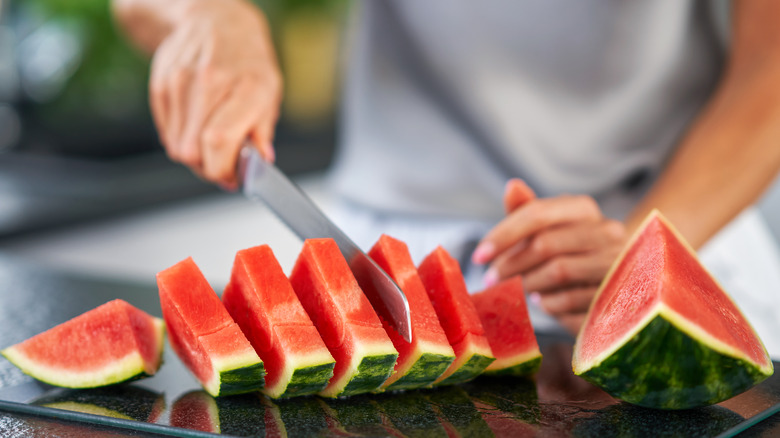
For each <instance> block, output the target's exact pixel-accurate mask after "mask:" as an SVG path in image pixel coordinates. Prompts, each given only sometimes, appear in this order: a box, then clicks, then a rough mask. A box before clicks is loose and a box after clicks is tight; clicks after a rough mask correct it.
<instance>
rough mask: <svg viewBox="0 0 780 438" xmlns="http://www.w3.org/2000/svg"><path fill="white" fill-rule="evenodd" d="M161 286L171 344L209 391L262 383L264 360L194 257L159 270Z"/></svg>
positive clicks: (255, 386)
mask: <svg viewBox="0 0 780 438" xmlns="http://www.w3.org/2000/svg"><path fill="white" fill-rule="evenodd" d="M157 285H158V288H159V290H160V306H161V307H162V313H163V318H164V319H165V323H166V324H167V326H168V332H169V334H170V336H169V337H170V343H171V347H172V348H173V351H175V352H176V354H177V355H178V356H179V358H180V359H181V360H182V362H184V365H186V366H187V368H188V369H189V370H190V371H191V372H192V374H193V375H195V378H197V379H198V381H200V383H201V384H202V385H203V388H204V389H205V390H206V391H207V392H208V393H209V394H211V395H213V396H214V397H217V396H221V395H230V394H240V393H244V392H250V391H257V390H259V389H260V388H262V387H263V383H264V381H263V376H264V375H265V370H264V367H263V362H262V361H261V360H260V358H259V357H258V356H257V353H255V350H254V349H253V348H252V345H251V344H249V341H248V340H247V339H246V337H245V336H244V334H243V333H242V332H241V329H240V328H239V327H238V324H236V323H235V322H234V321H233V318H231V317H230V314H229V313H228V312H227V310H225V306H223V305H222V302H221V301H220V300H219V297H217V294H216V293H214V290H213V289H212V288H211V286H209V283H208V282H207V281H206V278H204V277H203V274H202V273H201V272H200V269H198V266H197V265H196V264H195V262H194V261H193V260H192V258H191V257H188V258H186V259H184V260H182V261H181V262H179V263H177V264H175V265H173V266H171V267H170V268H168V269H166V270H164V271H161V272H160V273H158V274H157Z"/></svg>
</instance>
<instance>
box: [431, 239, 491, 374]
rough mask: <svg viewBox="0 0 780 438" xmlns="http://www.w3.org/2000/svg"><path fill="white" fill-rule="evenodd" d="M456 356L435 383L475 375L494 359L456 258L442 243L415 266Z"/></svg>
mask: <svg viewBox="0 0 780 438" xmlns="http://www.w3.org/2000/svg"><path fill="white" fill-rule="evenodd" d="M417 271H418V272H419V274H420V278H421V279H422V282H423V284H424V285H425V289H426V290H427V292H428V297H429V298H430V299H431V304H433V308H434V309H435V310H436V315H438V317H439V322H440V323H441V326H442V328H444V332H445V333H446V334H447V339H448V340H449V342H450V345H452V349H453V350H455V356H456V359H455V361H454V362H452V364H451V365H450V366H449V368H447V371H445V372H444V374H442V375H441V376H440V377H439V378H438V379H437V380H436V381H435V382H434V384H435V385H450V384H455V383H462V382H466V381H468V380H471V379H473V378H474V377H477V376H478V375H479V374H480V373H482V371H484V370H485V368H487V367H488V365H490V364H491V363H492V362H493V361H494V360H495V357H494V356H493V352H492V351H491V350H490V345H489V344H488V340H487V338H486V337H485V330H484V328H483V327H482V323H481V322H480V320H479V314H477V309H476V308H475V307H474V303H473V302H472V301H471V299H470V298H469V293H468V291H467V290H466V282H465V280H464V279H463V274H462V273H461V271H460V266H459V265H458V262H457V260H455V259H454V258H452V256H451V255H450V254H449V253H448V252H447V250H445V249H444V248H442V247H441V246H439V247H437V248H436V249H434V250H433V252H431V253H430V254H428V256H426V257H425V259H423V261H422V263H420V266H419V267H418V268H417Z"/></svg>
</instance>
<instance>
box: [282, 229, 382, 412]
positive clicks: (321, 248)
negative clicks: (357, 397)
mask: <svg viewBox="0 0 780 438" xmlns="http://www.w3.org/2000/svg"><path fill="white" fill-rule="evenodd" d="M290 282H291V283H292V286H293V289H294V290H295V293H296V295H297V296H298V299H300V301H301V304H303V308H304V309H306V312H307V313H308V314H309V317H310V318H311V320H312V322H313V323H314V325H315V327H317V330H318V331H319V333H320V335H321V336H322V339H323V341H325V345H327V347H328V350H330V353H331V354H332V355H333V357H334V358H335V359H336V367H335V369H334V371H333V378H331V380H330V383H329V384H328V386H327V387H326V388H325V389H324V390H323V391H322V392H320V394H321V395H324V396H327V397H335V396H340V395H351V394H359V393H363V392H370V391H375V390H376V389H378V388H379V386H380V385H381V384H382V383H384V381H385V380H387V378H388V377H389V376H390V374H391V373H392V370H393V367H394V365H395V360H396V358H397V356H398V353H397V351H396V350H395V348H394V347H393V343H392V342H391V341H390V338H389V337H388V336H387V333H386V332H385V330H384V328H383V327H382V323H381V322H380V320H379V317H378V316H377V314H376V312H375V311H374V309H373V308H372V307H371V303H369V301H368V298H366V296H365V295H364V294H363V291H362V290H361V289H360V287H359V286H358V284H357V281H356V280H355V277H354V276H353V274H352V271H350V269H349V265H348V264H347V261H346V260H345V259H344V257H343V256H342V255H341V252H340V251H339V249H338V246H337V245H336V242H335V241H333V239H307V240H306V241H305V242H304V244H303V248H302V250H301V253H300V255H299V256H298V260H297V261H296V262H295V266H294V267H293V270H292V273H291V275H290Z"/></svg>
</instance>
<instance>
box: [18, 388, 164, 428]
mask: <svg viewBox="0 0 780 438" xmlns="http://www.w3.org/2000/svg"><path fill="white" fill-rule="evenodd" d="M33 404H34V405H36V406H43V407H47V408H54V409H62V410H66V411H73V412H83V413H85V414H93V415H102V416H104V417H112V418H121V419H125V420H135V421H142V422H146V423H155V422H157V420H159V419H160V417H161V416H162V413H163V412H165V397H164V396H163V395H162V394H161V393H158V392H154V391H150V390H148V389H146V388H141V387H138V386H135V385H112V386H106V387H102V388H90V389H68V390H64V391H61V392H59V391H54V392H53V393H49V394H47V395H45V396H44V397H41V398H39V399H36V400H35V401H34V402H33Z"/></svg>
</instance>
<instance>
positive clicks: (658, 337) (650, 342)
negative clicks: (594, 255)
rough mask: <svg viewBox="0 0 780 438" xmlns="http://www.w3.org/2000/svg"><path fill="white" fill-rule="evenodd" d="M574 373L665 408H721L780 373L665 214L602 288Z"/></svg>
mask: <svg viewBox="0 0 780 438" xmlns="http://www.w3.org/2000/svg"><path fill="white" fill-rule="evenodd" d="M572 366H573V368H574V372H575V374H577V375H582V376H583V377H584V378H585V379H587V380H589V381H591V382H592V383H594V384H596V385H598V386H600V387H602V388H603V389H604V390H605V391H607V392H608V393H610V394H611V395H613V396H615V397H617V398H620V399H622V400H625V401H628V402H630V403H635V404H639V405H642V406H646V407H654V408H663V409H687V408H692V407H697V406H705V405H709V404H714V403H718V402H720V401H723V400H725V399H727V398H730V397H732V396H734V395H737V394H739V393H740V392H742V391H745V390H746V389H748V388H750V387H751V386H753V385H755V384H756V383H758V382H760V381H761V380H763V379H765V378H766V377H767V376H769V375H771V374H772V372H773V367H772V362H771V360H770V358H769V356H768V354H767V352H766V349H765V348H764V346H763V344H762V342H761V340H760V339H759V338H758V336H757V335H756V333H755V331H754V330H753V328H752V327H751V326H750V324H749V323H748V321H747V320H746V319H745V317H744V316H743V315H742V313H741V312H740V311H739V309H738V308H737V306H736V305H735V304H734V302H733V301H731V299H730V298H729V296H728V295H727V294H726V292H725V291H723V289H722V288H721V287H720V285H719V284H718V283H717V282H716V281H715V280H714V279H713V278H712V276H711V275H710V274H709V273H708V272H707V271H706V269H705V268H704V267H703V266H702V265H701V264H700V262H699V261H698V258H697V257H696V254H695V252H694V250H693V249H692V248H690V247H689V246H688V244H687V243H686V242H685V240H684V239H683V238H682V236H680V235H679V234H678V233H677V232H676V231H675V230H674V228H673V227H672V225H671V224H669V222H668V221H667V220H666V219H665V218H664V217H663V216H662V215H661V214H660V213H659V212H657V211H654V212H652V213H651V214H650V215H649V216H648V218H647V219H646V220H645V222H644V224H643V225H642V227H640V229H639V230H638V231H637V232H636V233H635V234H634V236H633V237H632V238H631V240H630V241H629V243H628V244H627V245H626V248H625V250H624V251H623V253H622V254H621V255H620V256H619V257H618V259H617V260H616V261H615V263H614V264H613V265H612V268H611V269H610V271H609V272H608V273H607V276H606V278H605V279H604V281H603V282H602V284H601V286H600V288H599V291H598V292H597V293H596V296H595V298H594V301H593V303H592V305H591V308H590V310H589V312H588V316H587V317H586V320H585V323H584V325H583V327H582V329H581V330H580V333H579V335H578V337H577V342H576V344H575V347H574V354H573V357H572Z"/></svg>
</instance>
